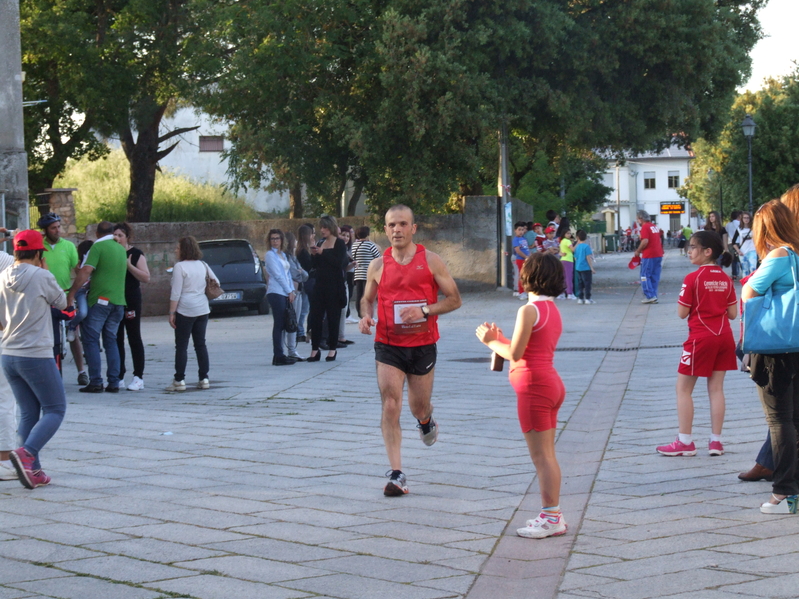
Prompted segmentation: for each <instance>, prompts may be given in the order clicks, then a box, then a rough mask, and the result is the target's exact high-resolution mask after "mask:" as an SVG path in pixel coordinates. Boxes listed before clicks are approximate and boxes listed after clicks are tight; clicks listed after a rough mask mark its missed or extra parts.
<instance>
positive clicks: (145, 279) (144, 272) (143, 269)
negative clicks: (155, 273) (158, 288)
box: [128, 254, 150, 283]
mask: <svg viewBox="0 0 799 599" xmlns="http://www.w3.org/2000/svg"><path fill="white" fill-rule="evenodd" d="M128 272H129V273H130V274H132V275H133V276H134V277H136V279H137V280H138V281H141V282H142V283H149V282H150V269H149V268H148V267H147V258H145V257H144V254H142V255H141V256H139V261H138V262H137V263H136V266H133V264H131V261H130V256H128Z"/></svg>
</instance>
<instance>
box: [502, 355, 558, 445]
mask: <svg viewBox="0 0 799 599" xmlns="http://www.w3.org/2000/svg"><path fill="white" fill-rule="evenodd" d="M509 378H510V384H511V386H512V387H513V390H514V391H516V398H517V401H516V408H517V410H518V412H519V424H520V425H521V427H522V432H523V433H529V432H530V431H532V430H534V431H536V432H539V433H540V432H542V431H547V430H549V429H551V428H557V426H558V410H559V409H560V406H561V405H563V399H564V398H565V397H566V388H565V387H564V386H563V381H562V380H560V377H559V376H558V373H557V372H555V371H554V370H550V371H543V372H541V371H535V372H534V371H532V370H528V369H526V368H515V369H514V370H511V372H510V377H509Z"/></svg>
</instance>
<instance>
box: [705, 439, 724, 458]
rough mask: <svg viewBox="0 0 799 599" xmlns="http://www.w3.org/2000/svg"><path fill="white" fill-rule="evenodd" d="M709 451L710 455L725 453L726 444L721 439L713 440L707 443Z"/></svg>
mask: <svg viewBox="0 0 799 599" xmlns="http://www.w3.org/2000/svg"><path fill="white" fill-rule="evenodd" d="M707 452H708V453H709V454H710V455H724V446H723V445H722V444H721V441H711V442H710V443H708V445H707Z"/></svg>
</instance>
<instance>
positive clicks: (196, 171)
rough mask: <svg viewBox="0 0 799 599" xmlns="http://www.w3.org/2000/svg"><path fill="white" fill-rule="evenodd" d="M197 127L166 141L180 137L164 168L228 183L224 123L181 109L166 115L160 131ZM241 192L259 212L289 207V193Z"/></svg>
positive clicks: (194, 176)
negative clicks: (224, 154)
mask: <svg viewBox="0 0 799 599" xmlns="http://www.w3.org/2000/svg"><path fill="white" fill-rule="evenodd" d="M197 126H199V129H196V130H195V131H190V132H188V133H184V134H182V135H180V136H178V137H176V138H174V139H172V140H170V141H169V142H168V143H167V144H165V146H166V147H168V144H170V143H173V142H174V141H177V140H180V143H179V144H178V146H177V147H176V148H175V149H174V150H172V152H170V154H169V155H168V156H167V157H166V158H164V159H163V160H161V161H160V163H159V164H160V166H161V168H162V169H168V170H171V171H173V172H176V173H179V174H181V175H183V176H185V177H188V178H189V179H193V180H195V181H200V182H204V183H213V184H216V185H225V184H227V183H229V181H230V177H229V176H228V174H227V168H228V165H227V160H226V159H224V158H223V157H222V152H223V151H224V150H229V149H230V142H229V141H227V140H226V139H225V138H224V133H225V130H226V127H225V125H223V124H220V123H214V122H213V121H212V120H211V119H210V117H209V116H208V115H207V114H204V113H198V112H196V111H195V110H194V109H193V108H180V109H178V110H177V111H175V113H174V114H173V115H171V116H170V117H164V119H163V120H162V121H161V131H160V132H161V135H164V134H166V133H169V132H170V131H174V130H175V129H179V128H182V127H197ZM162 149H163V148H162ZM239 195H240V196H243V197H244V198H245V199H246V200H247V202H248V203H249V204H250V205H251V206H252V207H253V208H255V210H258V211H259V212H272V211H275V210H279V211H280V210H287V209H288V207H289V196H288V193H269V192H266V191H263V190H255V189H248V190H247V192H244V190H240V191H239Z"/></svg>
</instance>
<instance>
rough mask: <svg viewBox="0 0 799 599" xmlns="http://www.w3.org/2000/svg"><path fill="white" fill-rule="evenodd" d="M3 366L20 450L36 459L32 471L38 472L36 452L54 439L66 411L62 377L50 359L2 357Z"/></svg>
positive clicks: (37, 453) (38, 465)
mask: <svg viewBox="0 0 799 599" xmlns="http://www.w3.org/2000/svg"><path fill="white" fill-rule="evenodd" d="M2 364H3V371H4V372H5V374H6V378H7V379H8V384H9V385H11V389H12V390H13V391H14V397H15V398H16V400H17V405H18V406H19V412H20V421H19V428H18V429H17V433H18V434H19V437H20V438H21V439H22V446H23V447H24V448H25V449H27V450H28V451H29V452H30V454H31V455H32V456H34V457H35V458H36V460H35V461H34V463H33V468H34V470H39V469H41V467H42V466H41V464H40V463H39V452H40V451H41V449H42V447H44V446H45V445H46V444H47V442H48V441H49V440H50V439H52V438H53V435H55V433H56V431H57V430H58V427H59V426H61V422H62V421H63V420H64V414H65V413H66V411H67V398H66V395H65V394H64V383H63V381H62V380H61V374H60V373H59V372H58V367H57V366H56V364H55V360H54V359H53V358H23V357H21V356H8V355H4V356H3V357H2ZM40 414H41V417H40Z"/></svg>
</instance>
